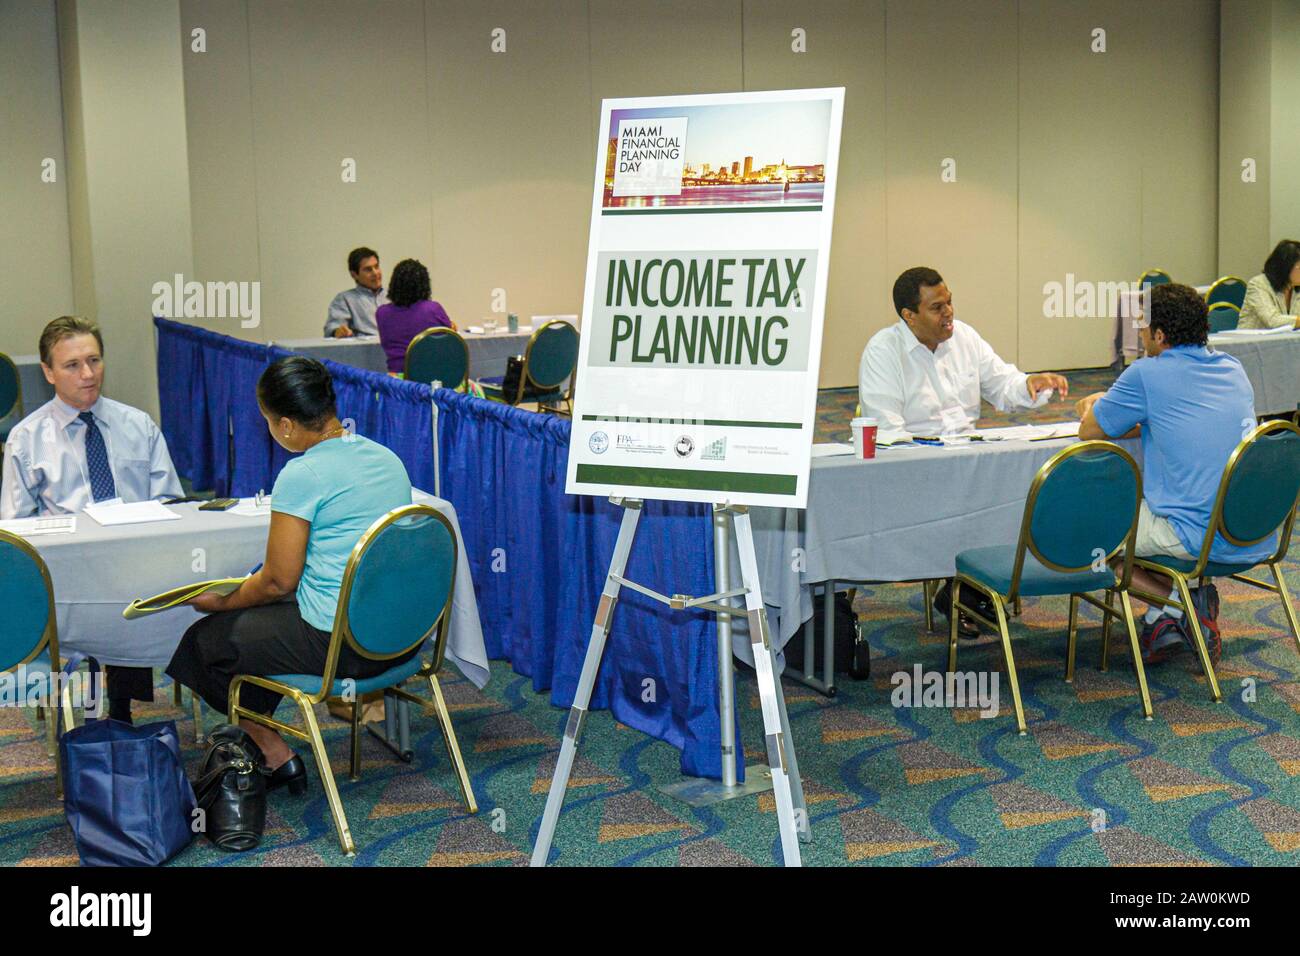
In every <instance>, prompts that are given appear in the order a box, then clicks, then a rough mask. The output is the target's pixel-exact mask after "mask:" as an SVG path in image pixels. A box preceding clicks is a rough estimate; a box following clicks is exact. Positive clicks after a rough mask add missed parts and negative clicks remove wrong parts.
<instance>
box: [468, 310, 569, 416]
mask: <svg viewBox="0 0 1300 956" xmlns="http://www.w3.org/2000/svg"><path fill="white" fill-rule="evenodd" d="M577 365H578V330H577V329H576V328H574V327H573V326H572V325H571V324H569V323H568V322H565V321H563V320H562V319H556V320H554V321H552V322H547V323H546V324H545V325H543V326H542V327H541V328H540V329H538V330H537V331H536V332H534V333H533V334H532V336H531V337H530V338H529V340H528V347H527V348H526V349H525V350H524V367H523V371H522V373H521V374H520V376H519V387H518V389H517V390H516V391H515V394H513V395H507V394H505V388H504V384H505V376H504V375H500V376H494V377H492V378H482V379H479V384H480V385H481V386H483V394H484V396H485V397H487V398H489V399H491V400H492V401H495V402H505V403H506V404H508V405H518V404H519V403H520V402H522V401H523V400H524V394H525V391H526V389H527V387H528V385H529V384H531V385H532V386H533V388H534V389H535V390H536V394H535V395H532V396H529V400H530V401H536V402H537V403H538V404H539V405H546V404H550V403H554V402H561V401H563V402H565V403H566V404H567V405H568V406H569V409H570V410H572V407H573V405H572V402H573V378H572V376H573V372H574V369H575V368H576V367H577ZM566 378H567V379H569V387H568V388H567V389H564V390H562V389H561V388H560V385H561V384H563V382H564V380H565V379H566Z"/></svg>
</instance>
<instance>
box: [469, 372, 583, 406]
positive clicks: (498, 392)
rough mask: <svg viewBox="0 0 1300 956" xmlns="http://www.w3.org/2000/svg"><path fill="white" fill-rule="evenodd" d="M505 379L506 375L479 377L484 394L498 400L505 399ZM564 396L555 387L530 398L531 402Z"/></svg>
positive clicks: (552, 399)
mask: <svg viewBox="0 0 1300 956" xmlns="http://www.w3.org/2000/svg"><path fill="white" fill-rule="evenodd" d="M505 380H506V377H505V376H504V375H489V376H488V377H487V378H481V379H479V380H478V383H479V385H481V386H482V387H483V392H484V394H486V395H487V396H488V397H489V398H491V399H494V400H496V401H505V400H506V399H505V392H504V385H505ZM563 398H564V392H563V391H562V390H560V389H558V388H554V389H551V390H550V391H549V392H543V393H541V394H539V395H538V396H537V397H536V398H532V397H530V398H529V399H528V400H529V401H530V402H558V401H561V400H562V399H563Z"/></svg>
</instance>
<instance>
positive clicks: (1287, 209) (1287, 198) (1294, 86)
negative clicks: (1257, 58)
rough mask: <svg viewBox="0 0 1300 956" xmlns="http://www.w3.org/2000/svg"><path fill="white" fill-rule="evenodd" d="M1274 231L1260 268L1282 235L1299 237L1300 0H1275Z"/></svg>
mask: <svg viewBox="0 0 1300 956" xmlns="http://www.w3.org/2000/svg"><path fill="white" fill-rule="evenodd" d="M1270 72H1271V74H1272V94H1273V95H1272V98H1271V106H1270V114H1271V116H1272V125H1271V128H1272V134H1273V136H1272V140H1273V141H1272V143H1271V144H1270V146H1271V150H1270V152H1271V155H1272V170H1271V172H1272V175H1271V176H1270V179H1269V182H1270V186H1269V190H1270V194H1271V201H1270V220H1271V221H1270V231H1269V236H1268V241H1267V243H1265V247H1264V248H1262V249H1260V250H1258V251H1257V252H1256V254H1255V261H1257V262H1258V264H1257V265H1256V266H1255V270H1254V271H1258V270H1259V268H1260V266H1262V265H1263V264H1264V259H1265V258H1266V257H1267V255H1268V252H1269V251H1271V250H1272V248H1273V246H1275V245H1276V244H1277V243H1278V241H1279V240H1282V239H1297V238H1300V115H1297V110H1298V109H1300V0H1273V56H1272V63H1271V64H1270Z"/></svg>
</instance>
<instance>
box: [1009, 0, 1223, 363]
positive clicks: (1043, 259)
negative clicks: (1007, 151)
mask: <svg viewBox="0 0 1300 956" xmlns="http://www.w3.org/2000/svg"><path fill="white" fill-rule="evenodd" d="M1134 7H1135V5H1134V4H1131V3H1128V2H1127V0H1097V2H1094V3H1090V4H1088V5H1087V6H1086V7H1085V6H1083V5H1081V4H1077V3H1074V2H1071V0H1036V2H1033V3H1025V4H1022V5H1021V11H1020V210H1019V213H1020V360H1019V364H1020V366H1021V367H1022V368H1023V369H1025V370H1026V371H1032V370H1041V369H1049V368H1087V367H1093V366H1099V365H1105V364H1107V363H1108V362H1109V361H1110V356H1111V353H1110V342H1111V341H1112V340H1113V326H1114V320H1113V318H1112V317H1107V316H1104V315H1102V316H1097V317H1092V318H1088V317H1073V318H1070V317H1064V318H1048V317H1046V316H1045V315H1044V293H1043V287H1044V285H1045V284H1046V283H1049V282H1057V283H1062V284H1064V283H1065V282H1066V281H1067V274H1071V273H1072V274H1073V275H1074V276H1075V279H1076V281H1089V282H1115V281H1121V280H1122V281H1128V282H1132V281H1134V280H1136V279H1137V277H1138V274H1139V273H1140V272H1141V271H1142V268H1143V267H1144V263H1143V262H1142V256H1141V253H1142V236H1141V225H1142V170H1143V156H1144V151H1145V147H1144V146H1143V145H1142V143H1141V139H1140V136H1141V134H1140V127H1139V123H1140V119H1141V116H1142V115H1143V113H1144V108H1143V107H1144V104H1145V103H1146V98H1145V97H1144V96H1143V90H1142V77H1144V76H1145V75H1146V68H1145V67H1144V65H1143V60H1144V58H1146V57H1149V56H1151V55H1152V52H1153V50H1157V49H1159V44H1157V39H1158V38H1157V37H1155V36H1152V35H1149V34H1144V33H1142V32H1141V31H1140V29H1139V26H1140V22H1141V21H1140V19H1139V17H1138V15H1137V14H1136V13H1135V12H1134ZM1094 28H1101V29H1104V30H1105V31H1106V52H1105V53H1094V52H1092V48H1091V46H1092V31H1093V29H1094ZM1167 29H1171V30H1175V31H1176V30H1177V29H1178V26H1177V24H1173V25H1170V26H1169V27H1167ZM1203 82H1204V83H1207V84H1208V83H1211V82H1212V79H1211V78H1210V77H1206V78H1204V80H1203ZM1210 228H1212V227H1210ZM1151 264H1152V265H1159V263H1151ZM1098 311H1100V310H1098Z"/></svg>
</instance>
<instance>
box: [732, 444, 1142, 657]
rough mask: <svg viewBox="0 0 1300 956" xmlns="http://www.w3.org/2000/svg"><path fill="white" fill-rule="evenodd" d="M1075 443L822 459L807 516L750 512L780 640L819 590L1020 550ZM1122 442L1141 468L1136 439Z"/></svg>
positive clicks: (934, 573)
mask: <svg viewBox="0 0 1300 956" xmlns="http://www.w3.org/2000/svg"><path fill="white" fill-rule="evenodd" d="M1074 441H1075V439H1073V438H1061V439H1054V440H1050V441H1033V442H1025V441H1016V442H1012V441H1007V442H998V443H996V444H970V445H958V446H954V447H942V448H927V447H918V448H886V449H880V450H878V451H877V452H876V457H875V459H874V460H871V461H859V460H857V459H854V458H852V457H851V456H846V457H836V458H814V459H813V462H812V470H811V472H810V476H809V483H808V508H807V510H806V511H798V510H795V509H792V508H752V509H750V516H751V521H752V523H753V527H754V550H755V552H756V554H757V559H758V571H759V579H760V581H761V583H762V587H763V602H764V603H765V604H766V605H767V606H768V608H769V616H770V618H774V619H775V626H774V628H773V632H774V633H775V634H776V635H777V637H778V643H779V644H780V645H781V646H784V645H785V642H786V641H787V640H789V639H790V637H791V636H793V635H794V633H795V632H796V631H797V630H798V629H799V626H800V625H801V624H802V623H803V622H804V621H806V620H808V619H809V618H810V617H811V616H812V613H813V598H812V586H813V585H814V584H819V583H821V582H824V581H913V580H919V579H924V578H946V577H951V576H952V574H953V572H954V570H955V569H954V559H955V558H956V556H957V553H958V552H959V551H964V550H966V549H967V548H978V547H985V546H988V545H995V544H1015V543H1016V540H1017V538H1018V536H1019V534H1020V521H1021V518H1022V517H1023V516H1024V511H1025V499H1026V498H1027V497H1028V496H1029V485H1030V482H1032V481H1033V479H1034V475H1036V474H1037V473H1038V469H1039V468H1040V467H1041V466H1042V465H1043V463H1044V462H1046V461H1047V460H1048V459H1049V458H1051V457H1052V456H1053V455H1055V454H1056V453H1057V452H1058V451H1060V450H1061V449H1062V448H1065V447H1066V446H1067V445H1070V444H1072V443H1073V442H1074ZM1119 444H1120V445H1121V446H1122V447H1123V448H1124V449H1125V450H1126V451H1128V452H1129V454H1131V455H1133V457H1134V458H1135V459H1136V460H1137V462H1138V464H1139V465H1141V463H1142V456H1141V447H1140V444H1139V443H1138V442H1137V441H1136V440H1125V441H1121V442H1119ZM738 566H739V565H738V564H737V563H736V559H735V558H734V556H733V563H732V567H733V568H734V567H738ZM738 651H739V649H738Z"/></svg>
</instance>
